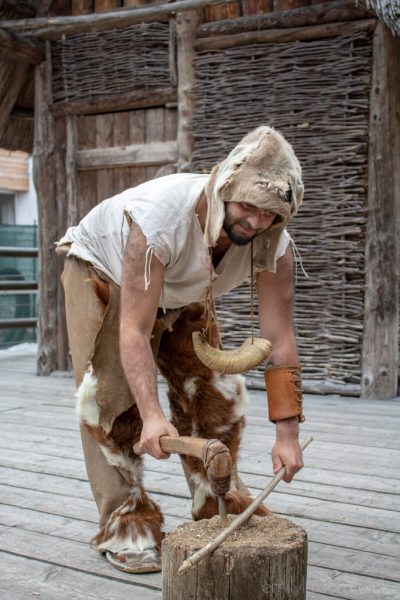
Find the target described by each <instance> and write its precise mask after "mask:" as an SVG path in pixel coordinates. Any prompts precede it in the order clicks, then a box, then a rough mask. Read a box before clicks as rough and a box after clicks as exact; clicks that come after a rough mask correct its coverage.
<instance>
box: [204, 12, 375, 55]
mask: <svg viewBox="0 0 400 600" xmlns="http://www.w3.org/2000/svg"><path fill="white" fill-rule="evenodd" d="M375 23H376V20H375V19H363V20H360V21H350V22H348V23H324V24H322V25H312V26H310V27H294V28H291V29H265V30H261V31H244V32H242V33H236V34H234V35H223V36H219V37H213V36H212V37H209V38H200V39H198V40H197V42H196V44H195V49H196V50H197V51H198V52H204V51H209V50H222V49H224V48H231V47H237V46H247V45H249V44H266V43H272V42H273V43H279V42H297V41H306V40H318V39H321V38H332V37H337V36H340V35H350V34H354V33H357V32H358V31H372V30H373V29H374V27H375Z"/></svg>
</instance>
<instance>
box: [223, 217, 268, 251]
mask: <svg viewBox="0 0 400 600" xmlns="http://www.w3.org/2000/svg"><path fill="white" fill-rule="evenodd" d="M240 225H241V226H242V227H244V228H245V229H247V230H248V232H249V233H248V234H247V235H246V233H244V232H243V230H241V229H240V227H239V226H240ZM222 229H223V230H224V231H225V233H226V235H227V236H228V238H229V239H230V241H231V242H232V244H235V246H246V245H247V244H249V243H250V242H251V240H253V239H254V238H255V237H256V236H257V235H258V234H259V233H260V231H258V230H255V229H253V228H252V227H250V226H249V224H248V222H247V221H246V220H245V219H238V220H236V221H231V220H230V219H229V218H228V217H227V216H225V219H224V223H223V225H222Z"/></svg>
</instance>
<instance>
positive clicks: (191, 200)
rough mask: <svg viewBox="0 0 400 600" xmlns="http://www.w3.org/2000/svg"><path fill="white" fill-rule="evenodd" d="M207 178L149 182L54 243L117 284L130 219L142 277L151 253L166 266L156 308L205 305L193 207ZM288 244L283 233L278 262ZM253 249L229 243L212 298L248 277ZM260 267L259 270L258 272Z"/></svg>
mask: <svg viewBox="0 0 400 600" xmlns="http://www.w3.org/2000/svg"><path fill="white" fill-rule="evenodd" d="M208 178H209V175H204V174H190V173H179V174H174V175H167V176H165V177H160V178H158V179H153V180H151V181H147V182H146V183H143V184H141V185H138V186H136V187H134V188H130V189H128V190H125V191H124V192H122V193H121V194H117V195H116V196H113V197H112V198H109V199H107V200H104V201H103V202H101V203H100V204H98V205H97V206H96V207H95V208H93V209H92V210H91V211H90V212H89V213H88V215H86V217H84V218H83V219H82V221H81V222H80V223H79V225H77V226H76V227H70V228H69V229H68V231H67V232H66V234H65V236H64V237H63V238H62V239H61V240H60V241H59V242H58V244H59V245H61V244H70V245H71V248H70V251H69V253H68V256H77V257H79V258H82V259H84V260H86V261H88V262H90V263H91V264H92V265H93V266H94V267H95V268H96V269H99V270H100V271H102V272H104V273H106V274H107V275H108V276H109V277H111V279H112V280H113V281H115V283H116V284H117V285H121V274H122V262H123V255H124V248H125V245H126V242H127V239H128V235H129V222H128V219H127V217H130V219H132V220H133V221H134V222H135V223H137V225H138V226H139V227H140V229H141V231H142V232H143V234H144V236H145V238H146V241H147V245H148V252H147V257H146V266H145V270H144V273H143V285H144V286H146V284H148V283H149V282H148V281H147V277H146V273H147V272H149V268H150V265H151V259H152V255H153V254H154V255H155V256H156V257H157V258H158V260H159V261H160V262H161V263H162V265H163V266H164V267H165V273H164V284H163V289H162V293H161V297H160V300H159V306H160V307H163V308H165V309H174V308H181V307H183V306H186V305H187V304H190V303H191V302H203V301H204V299H205V296H206V290H207V287H208V285H209V282H210V255H209V249H208V247H207V245H206V244H205V242H204V237H203V232H202V230H201V227H200V223H199V220H198V216H197V214H196V206H197V203H198V201H199V199H200V197H201V195H202V192H203V191H204V188H205V185H206V183H207V181H208ZM289 241H290V236H289V234H288V233H287V231H286V230H284V231H283V233H282V236H281V239H280V242H279V245H278V248H277V252H276V258H277V259H278V258H279V257H280V256H283V255H284V254H285V252H286V249H287V246H288V244H289ZM250 264H251V245H250V244H247V245H246V246H235V245H234V244H231V246H230V247H229V248H228V250H227V252H226V253H225V255H224V256H223V258H222V260H221V261H220V262H219V263H218V266H217V267H216V268H215V269H214V268H212V267H211V268H212V275H211V276H212V282H213V284H212V285H213V295H214V297H216V298H217V297H219V296H221V295H223V294H225V293H226V292H228V291H229V290H231V289H233V288H235V287H237V286H238V285H240V284H241V283H243V282H244V281H245V280H246V279H247V278H248V277H249V275H250ZM260 270H262V267H258V271H260Z"/></svg>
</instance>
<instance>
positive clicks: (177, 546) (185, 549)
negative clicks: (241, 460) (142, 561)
mask: <svg viewBox="0 0 400 600" xmlns="http://www.w3.org/2000/svg"><path fill="white" fill-rule="evenodd" d="M230 518H232V517H230ZM221 529H222V526H221V520H220V517H214V518H213V519H210V520H207V519H205V520H203V521H199V522H197V523H184V524H183V525H181V526H180V527H178V528H177V529H176V530H175V531H173V532H171V533H168V534H167V535H166V537H165V539H164V541H163V544H162V562H163V600H187V599H188V598H191V599H192V600H204V599H205V598H219V599H220V600H243V598H251V600H265V599H266V598H271V599H272V598H274V599H275V598H276V599H278V598H282V599H283V598H288V599H289V598H290V599H293V600H305V598H306V575H307V535H306V532H305V531H304V529H302V528H301V527H299V526H297V525H295V524H294V523H292V522H290V521H289V520H287V519H282V518H280V517H276V516H270V517H255V516H253V517H252V518H251V519H250V521H248V522H247V523H245V524H244V525H242V526H241V527H240V528H239V529H238V530H237V531H235V533H234V535H232V536H231V537H229V538H228V539H226V540H225V541H224V542H223V544H222V545H221V546H220V547H218V548H217V549H216V550H215V551H214V552H213V553H212V554H211V555H210V556H206V557H204V558H203V560H202V561H201V562H200V563H198V564H197V565H195V566H194V567H193V568H192V569H190V570H189V571H187V572H186V573H184V574H183V575H181V576H178V575H177V573H178V569H179V567H180V566H181V564H182V562H183V561H184V560H185V559H186V558H188V556H189V555H191V554H192V553H193V552H195V551H196V550H198V549H199V548H201V547H202V546H204V545H205V544H206V543H208V542H209V541H211V539H213V538H214V537H216V535H217V534H218V533H220V531H221Z"/></svg>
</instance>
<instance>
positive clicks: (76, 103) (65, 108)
mask: <svg viewBox="0 0 400 600" xmlns="http://www.w3.org/2000/svg"><path fill="white" fill-rule="evenodd" d="M173 102H176V89H175V88H172V87H171V88H165V87H164V88H158V89H157V88H156V89H153V90H146V89H140V90H135V91H134V92H129V93H128V94H119V95H107V96H98V97H92V98H87V99H86V98H85V100H70V101H66V102H59V103H56V104H53V105H52V108H51V110H52V113H53V115H54V116H61V115H91V114H101V113H106V112H116V111H120V110H134V109H137V108H152V107H157V106H165V105H166V104H171V103H173Z"/></svg>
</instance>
